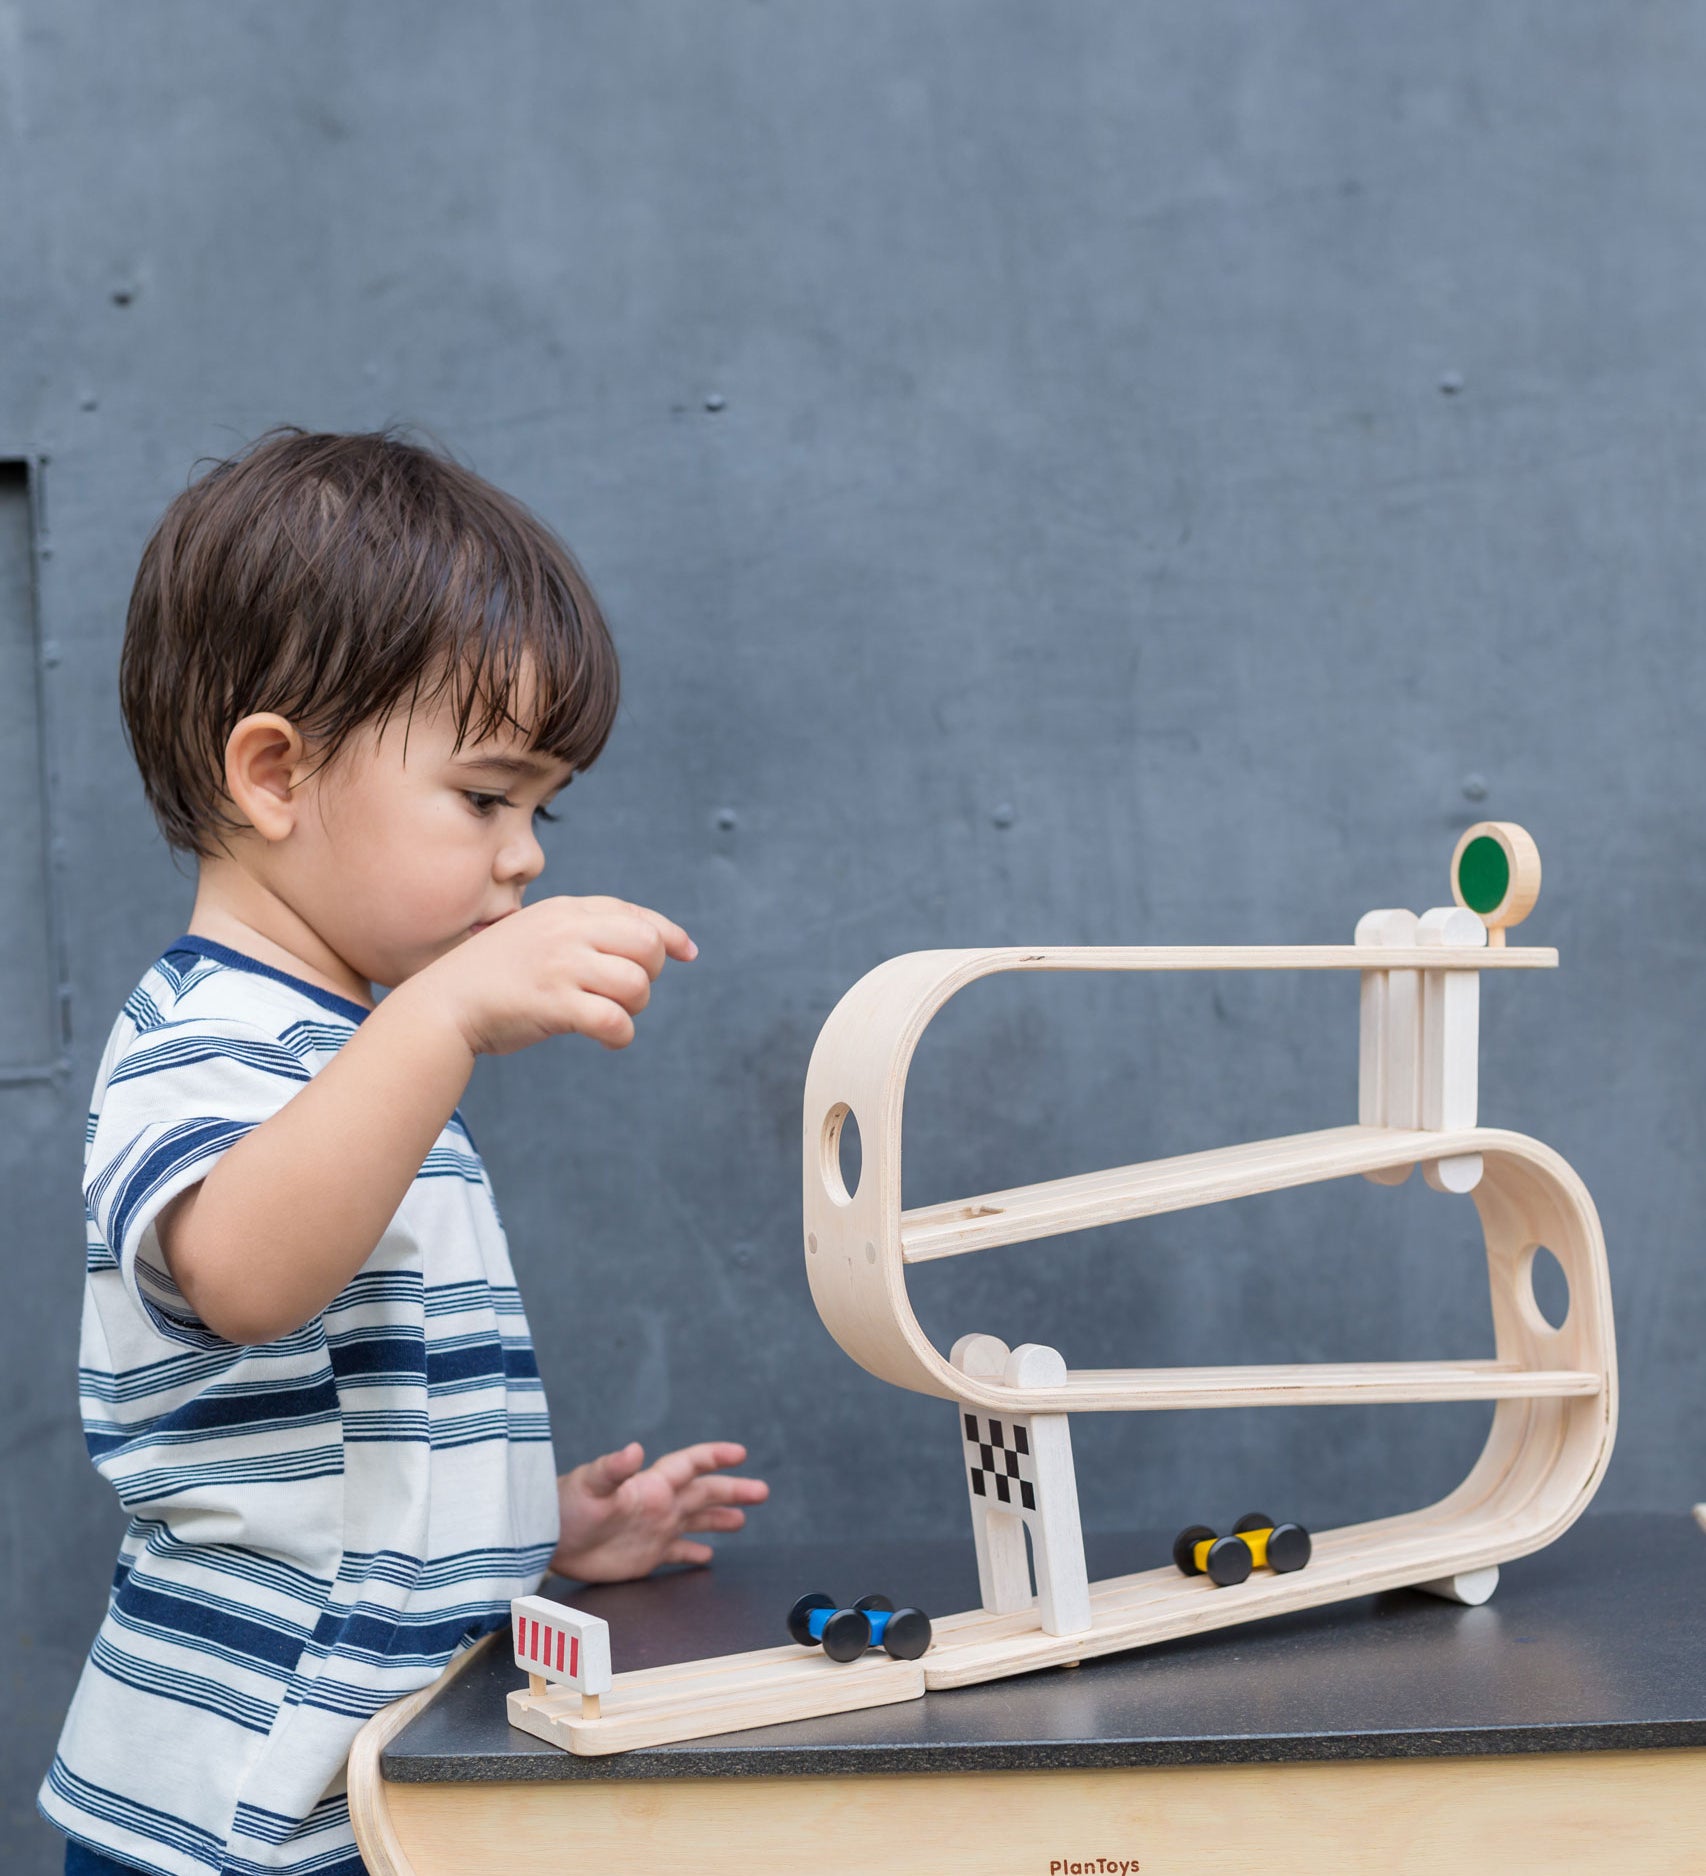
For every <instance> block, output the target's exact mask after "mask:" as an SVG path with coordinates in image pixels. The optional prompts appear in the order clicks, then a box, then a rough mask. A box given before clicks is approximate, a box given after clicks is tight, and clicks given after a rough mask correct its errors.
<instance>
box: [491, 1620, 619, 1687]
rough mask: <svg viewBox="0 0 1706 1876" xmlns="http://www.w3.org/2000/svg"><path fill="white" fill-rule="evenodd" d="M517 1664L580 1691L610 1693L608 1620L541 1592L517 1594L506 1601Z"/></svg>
mask: <svg viewBox="0 0 1706 1876" xmlns="http://www.w3.org/2000/svg"><path fill="white" fill-rule="evenodd" d="M509 1619H510V1626H511V1631H512V1634H513V1637H514V1641H515V1665H516V1666H517V1667H518V1668H524V1669H526V1671H527V1672H528V1673H529V1674H537V1675H540V1676H542V1677H543V1678H544V1679H545V1680H549V1681H561V1682H563V1683H564V1685H565V1686H568V1687H573V1688H577V1689H578V1690H579V1691H580V1692H581V1693H583V1694H605V1693H608V1692H609V1691H610V1624H609V1623H608V1622H606V1621H605V1620H604V1619H603V1617H602V1616H596V1615H583V1614H582V1613H581V1611H580V1610H579V1609H571V1608H569V1606H568V1605H567V1604H566V1603H561V1602H551V1601H549V1600H548V1599H547V1598H546V1597H544V1596H517V1597H516V1598H515V1600H514V1601H513V1602H511V1604H510V1605H509Z"/></svg>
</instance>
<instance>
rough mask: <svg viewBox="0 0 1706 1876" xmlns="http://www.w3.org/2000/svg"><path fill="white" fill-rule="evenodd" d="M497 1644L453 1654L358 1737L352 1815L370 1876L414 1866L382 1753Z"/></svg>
mask: <svg viewBox="0 0 1706 1876" xmlns="http://www.w3.org/2000/svg"><path fill="white" fill-rule="evenodd" d="M500 1632H501V1631H500ZM496 1640H497V1636H496V1635H487V1636H484V1637H483V1638H482V1639H481V1640H479V1641H477V1642H476V1643H475V1644H474V1645H473V1647H472V1648H466V1649H464V1650H463V1651H462V1653H461V1654H459V1655H454V1656H452V1658H451V1659H450V1661H449V1662H448V1663H447V1664H446V1666H445V1668H444V1670H443V1672H442V1673H441V1674H440V1675H439V1677H438V1679H437V1680H435V1681H431V1682H429V1683H428V1684H427V1685H426V1686H425V1687H422V1688H420V1689H418V1690H417V1691H416V1692H415V1693H412V1694H405V1695H404V1696H403V1698H402V1699H401V1700H393V1701H392V1702H391V1704H390V1705H389V1706H388V1707H381V1708H380V1709H379V1711H378V1712H377V1713H376V1714H374V1716H373V1718H372V1719H370V1720H369V1721H368V1722H367V1724H366V1725H365V1726H363V1727H362V1729H361V1731H360V1732H359V1733H357V1734H356V1736H355V1742H354V1744H353V1745H352V1746H351V1747H350V1754H349V1771H348V1788H349V1814H350V1824H351V1826H352V1828H353V1829H354V1831H355V1841H356V1845H357V1847H358V1848H359V1849H360V1851H361V1860H362V1862H363V1863H365V1864H366V1865H367V1868H368V1871H369V1872H370V1876H415V1866H414V1864H413V1863H412V1862H411V1861H410V1860H409V1853H408V1851H407V1849H406V1848H405V1847H404V1845H403V1842H402V1839H401V1838H400V1837H399V1836H398V1833H397V1827H396V1824H395V1823H394V1821H393V1819H392V1816H391V1807H390V1804H389V1802H388V1799H387V1795H386V1786H385V1779H384V1775H383V1774H382V1773H381V1771H380V1769H379V1760H380V1756H381V1754H382V1753H383V1752H384V1750H385V1748H386V1747H387V1746H388V1745H389V1744H390V1743H391V1741H392V1740H393V1739H395V1738H396V1737H397V1735H398V1734H399V1733H400V1732H401V1731H402V1730H403V1728H404V1727H405V1726H407V1725H408V1723H409V1722H410V1721H411V1720H412V1719H413V1718H414V1717H415V1715H416V1714H417V1713H419V1712H420V1711H421V1710H422V1708H424V1707H427V1706H430V1705H431V1703H432V1702H433V1701H434V1700H436V1699H437V1698H438V1696H439V1695H440V1694H441V1693H443V1691H444V1690H445V1688H446V1687H448V1686H449V1685H450V1683H451V1682H452V1681H453V1680H455V1679H456V1677H457V1675H459V1674H460V1673H462V1671H463V1670H464V1669H465V1668H467V1667H469V1666H470V1665H471V1664H472V1663H473V1662H474V1661H475V1659H476V1658H477V1657H478V1656H480V1655H482V1654H484V1653H485V1651H486V1650H487V1649H488V1648H490V1647H491V1646H492V1645H493V1643H494V1642H495V1641H496Z"/></svg>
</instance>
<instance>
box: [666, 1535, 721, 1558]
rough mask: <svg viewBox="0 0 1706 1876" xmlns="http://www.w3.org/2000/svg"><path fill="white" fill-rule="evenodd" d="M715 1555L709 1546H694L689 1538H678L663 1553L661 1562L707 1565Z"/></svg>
mask: <svg viewBox="0 0 1706 1876" xmlns="http://www.w3.org/2000/svg"><path fill="white" fill-rule="evenodd" d="M715 1555H716V1552H715V1551H714V1550H712V1548H711V1546H710V1545H709V1544H695V1543H694V1542H693V1541H692V1540H691V1539H690V1538H685V1537H678V1538H677V1539H676V1540H675V1542H674V1543H673V1544H671V1545H670V1547H669V1549H668V1550H666V1551H665V1552H664V1553H663V1560H664V1562H665V1563H709V1562H710V1561H711V1559H712V1558H713V1557H714V1556H715Z"/></svg>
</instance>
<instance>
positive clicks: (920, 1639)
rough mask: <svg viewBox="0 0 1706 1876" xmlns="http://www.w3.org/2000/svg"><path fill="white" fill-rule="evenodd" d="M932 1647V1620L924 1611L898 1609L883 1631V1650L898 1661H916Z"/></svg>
mask: <svg viewBox="0 0 1706 1876" xmlns="http://www.w3.org/2000/svg"><path fill="white" fill-rule="evenodd" d="M929 1646H930V1618H929V1617H928V1616H927V1615H926V1614H925V1613H924V1611H923V1610H922V1609H897V1610H895V1612H894V1614H893V1615H891V1616H890V1617H889V1623H888V1627H887V1628H885V1629H884V1630H883V1648H884V1650H885V1651H886V1652H887V1653H889V1654H891V1655H893V1656H894V1658H895V1659H896V1660H897V1661H916V1660H917V1659H918V1657H919V1656H920V1655H921V1654H923V1652H924V1651H925V1649H926V1648H928V1647H929Z"/></svg>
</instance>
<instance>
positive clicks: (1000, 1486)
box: [963, 1408, 1037, 1511]
mask: <svg viewBox="0 0 1706 1876" xmlns="http://www.w3.org/2000/svg"><path fill="white" fill-rule="evenodd" d="M963 1418H964V1422H965V1436H966V1475H967V1477H968V1479H969V1480H970V1483H971V1489H972V1495H973V1497H975V1498H982V1499H984V1500H986V1501H987V1502H988V1503H989V1504H990V1505H991V1506H995V1505H1001V1506H1004V1507H1006V1508H1007V1509H1008V1510H1010V1511H1035V1510H1036V1508H1037V1477H1036V1470H1035V1468H1034V1466H1033V1465H1032V1461H1031V1436H1030V1431H1029V1429H1028V1428H1027V1426H1026V1424H1025V1422H1024V1421H1023V1420H1014V1419H1007V1420H996V1419H993V1418H990V1417H988V1416H985V1415H981V1414H974V1413H973V1412H972V1411H971V1410H970V1409H969V1408H967V1409H966V1411H965V1413H964V1416H963Z"/></svg>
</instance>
